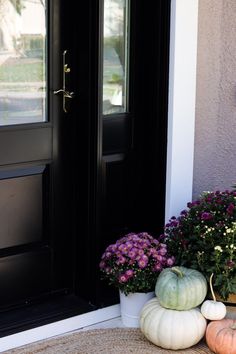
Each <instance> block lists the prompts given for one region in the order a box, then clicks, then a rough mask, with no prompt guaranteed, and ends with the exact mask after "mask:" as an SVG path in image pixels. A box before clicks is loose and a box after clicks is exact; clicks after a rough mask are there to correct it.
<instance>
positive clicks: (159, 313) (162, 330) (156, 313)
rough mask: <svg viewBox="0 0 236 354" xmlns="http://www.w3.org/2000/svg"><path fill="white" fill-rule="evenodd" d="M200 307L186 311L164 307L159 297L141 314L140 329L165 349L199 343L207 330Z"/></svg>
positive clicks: (187, 346) (144, 308) (149, 338)
mask: <svg viewBox="0 0 236 354" xmlns="http://www.w3.org/2000/svg"><path fill="white" fill-rule="evenodd" d="M206 324H207V323H206V319H205V318H204V317H203V316H202V314H201V312H200V310H199V308H193V309H190V310H186V311H178V310H170V309H166V308H164V307H162V306H161V305H160V303H159V301H158V299H157V297H155V298H153V299H152V300H150V301H148V302H147V303H146V304H145V305H144V307H143V309H142V311H141V315H140V329H141V331H142V333H143V334H144V335H145V337H146V338H147V339H148V340H150V341H151V342H152V343H154V344H156V345H157V346H159V347H162V348H165V349H173V350H177V349H184V348H189V347H191V346H192V345H194V344H196V343H198V342H199V341H200V340H201V339H202V338H203V336H204V334H205V331H206Z"/></svg>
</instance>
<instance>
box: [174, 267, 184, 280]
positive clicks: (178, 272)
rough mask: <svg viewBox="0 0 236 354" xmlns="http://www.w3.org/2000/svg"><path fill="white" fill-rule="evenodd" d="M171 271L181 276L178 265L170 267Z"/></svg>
mask: <svg viewBox="0 0 236 354" xmlns="http://www.w3.org/2000/svg"><path fill="white" fill-rule="evenodd" d="M171 271H172V272H174V273H175V274H176V275H178V276H179V277H180V278H183V276H184V275H183V272H181V270H180V269H179V267H172V268H171Z"/></svg>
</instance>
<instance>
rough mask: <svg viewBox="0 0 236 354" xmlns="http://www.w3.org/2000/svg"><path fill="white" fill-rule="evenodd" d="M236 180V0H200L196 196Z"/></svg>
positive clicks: (194, 182)
mask: <svg viewBox="0 0 236 354" xmlns="http://www.w3.org/2000/svg"><path fill="white" fill-rule="evenodd" d="M235 182H236V1H235V0H199V29H198V58H197V93H196V126H195V154H194V178H193V197H194V198H195V197H196V196H197V195H198V194H199V193H201V192H202V191H205V190H216V189H222V190H223V189H227V188H231V186H232V184H233V183H235Z"/></svg>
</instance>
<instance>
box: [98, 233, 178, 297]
mask: <svg viewBox="0 0 236 354" xmlns="http://www.w3.org/2000/svg"><path fill="white" fill-rule="evenodd" d="M174 262H175V259H174V257H173V256H170V255H169V254H168V250H167V245H166V244H164V243H161V242H159V241H158V240H157V239H155V238H154V237H152V236H151V235H149V234H148V233H146V232H142V233H138V234H135V233H129V234H127V235H126V236H124V237H122V238H121V239H119V240H118V241H117V242H116V243H115V244H111V245H110V246H108V247H107V248H106V250H105V252H104V254H103V255H102V259H101V262H100V264H99V266H100V270H101V271H102V274H103V277H104V278H108V279H109V281H110V284H114V285H115V286H117V287H118V288H120V289H121V290H123V291H124V292H126V293H129V292H133V291H145V290H146V289H148V288H149V287H151V288H153V287H154V285H155V282H156V278H157V276H158V273H159V272H160V271H161V270H162V269H163V268H165V267H171V266H172V265H173V264H174ZM148 291H149V290H148Z"/></svg>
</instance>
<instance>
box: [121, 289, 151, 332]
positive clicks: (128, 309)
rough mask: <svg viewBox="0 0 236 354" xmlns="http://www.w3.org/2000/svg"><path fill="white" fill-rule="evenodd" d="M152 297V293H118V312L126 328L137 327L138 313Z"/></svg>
mask: <svg viewBox="0 0 236 354" xmlns="http://www.w3.org/2000/svg"><path fill="white" fill-rule="evenodd" d="M154 296H155V293H154V291H152V292H149V293H132V294H129V295H125V294H124V293H123V292H121V291H120V311H121V319H122V322H123V324H124V325H125V326H126V327H136V328H137V327H139V316H140V312H141V310H142V308H143V306H144V305H145V304H146V302H147V301H148V300H150V299H152V298H153V297H154Z"/></svg>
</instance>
